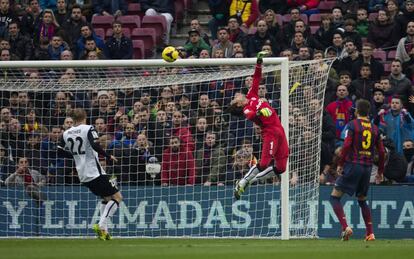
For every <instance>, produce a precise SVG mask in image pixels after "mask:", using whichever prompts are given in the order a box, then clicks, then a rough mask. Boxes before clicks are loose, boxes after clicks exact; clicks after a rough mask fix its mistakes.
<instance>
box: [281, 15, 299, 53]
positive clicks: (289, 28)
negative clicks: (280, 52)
mask: <svg viewBox="0 0 414 259" xmlns="http://www.w3.org/2000/svg"><path fill="white" fill-rule="evenodd" d="M289 14H290V21H289V22H288V23H287V24H285V25H283V29H282V32H283V38H284V40H285V41H286V42H285V44H286V45H289V44H290V42H289V41H288V39H292V38H293V35H294V34H295V24H296V21H297V20H299V19H300V10H299V8H297V7H294V8H291V9H290V12H289Z"/></svg>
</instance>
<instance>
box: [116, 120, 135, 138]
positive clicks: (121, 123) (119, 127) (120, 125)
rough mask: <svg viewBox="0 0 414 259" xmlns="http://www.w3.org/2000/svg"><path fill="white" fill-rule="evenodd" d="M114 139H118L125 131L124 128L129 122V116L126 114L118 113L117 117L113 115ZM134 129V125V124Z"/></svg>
mask: <svg viewBox="0 0 414 259" xmlns="http://www.w3.org/2000/svg"><path fill="white" fill-rule="evenodd" d="M115 123H116V125H115V140H120V139H121V138H122V137H123V135H124V132H125V129H126V127H127V125H128V123H129V117H128V115H126V114H120V116H119V117H117V116H116V115H115ZM134 129H135V125H134Z"/></svg>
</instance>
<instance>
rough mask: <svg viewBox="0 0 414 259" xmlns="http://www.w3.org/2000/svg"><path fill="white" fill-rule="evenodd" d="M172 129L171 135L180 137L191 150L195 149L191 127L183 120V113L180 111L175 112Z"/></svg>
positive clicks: (182, 143)
mask: <svg viewBox="0 0 414 259" xmlns="http://www.w3.org/2000/svg"><path fill="white" fill-rule="evenodd" d="M171 131H172V133H171V136H176V137H179V138H180V140H181V141H180V142H181V145H182V146H183V147H185V148H187V149H188V150H189V151H191V152H193V151H194V150H195V143H194V139H193V136H192V134H191V131H190V128H189V126H188V125H186V124H185V123H184V122H183V115H182V113H181V112H180V111H175V112H174V113H173V117H172V129H171Z"/></svg>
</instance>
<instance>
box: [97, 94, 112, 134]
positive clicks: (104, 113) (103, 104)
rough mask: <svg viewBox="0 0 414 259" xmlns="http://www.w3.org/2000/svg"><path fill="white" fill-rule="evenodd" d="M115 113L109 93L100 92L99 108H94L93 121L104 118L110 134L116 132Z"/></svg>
mask: <svg viewBox="0 0 414 259" xmlns="http://www.w3.org/2000/svg"><path fill="white" fill-rule="evenodd" d="M114 116H115V111H114V110H112V109H111V107H110V106H109V94H108V91H105V90H101V91H99V92H98V107H93V108H92V113H91V119H92V121H95V120H96V119H97V118H103V119H104V120H105V121H106V124H107V129H108V132H113V131H114V122H115V121H114Z"/></svg>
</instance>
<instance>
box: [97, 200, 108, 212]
mask: <svg viewBox="0 0 414 259" xmlns="http://www.w3.org/2000/svg"><path fill="white" fill-rule="evenodd" d="M106 204H108V202H107V201H101V207H100V208H99V212H100V213H101V214H100V215H101V216H102V215H103V214H104V211H105V207H106Z"/></svg>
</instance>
